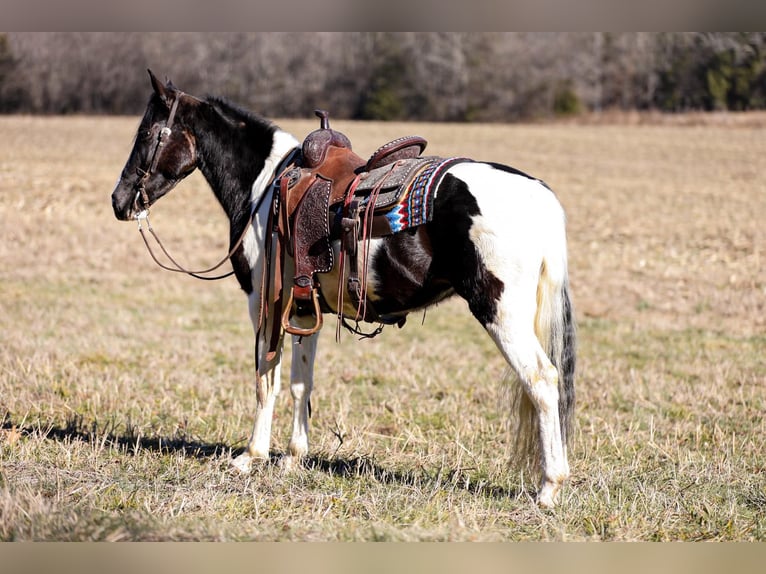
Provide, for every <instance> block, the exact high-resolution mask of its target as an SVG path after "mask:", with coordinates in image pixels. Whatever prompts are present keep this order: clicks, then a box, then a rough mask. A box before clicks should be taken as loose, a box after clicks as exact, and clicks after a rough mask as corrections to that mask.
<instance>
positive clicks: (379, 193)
mask: <svg viewBox="0 0 766 574" xmlns="http://www.w3.org/2000/svg"><path fill="white" fill-rule="evenodd" d="M315 113H316V115H317V117H319V118H320V127H319V129H317V130H314V131H313V132H311V133H310V134H309V135H308V136H306V138H305V140H304V141H303V144H302V146H301V161H300V163H299V164H298V165H292V166H289V167H288V168H287V169H286V170H285V171H284V172H283V173H282V174H281V175H280V176H279V203H280V204H281V207H280V208H279V216H278V217H279V220H278V231H279V233H278V237H279V240H280V242H281V243H282V244H283V245H284V247H285V248H286V250H287V251H288V252H289V253H290V255H292V257H293V259H294V262H295V276H294V278H293V285H292V287H291V289H290V296H289V300H288V301H287V303H286V305H285V307H284V310H283V315H282V327H283V328H284V329H285V331H287V332H288V333H291V334H294V335H303V336H305V335H310V334H313V333H315V332H316V331H318V330H319V329H320V328H321V326H322V309H321V305H320V297H319V284H318V281H317V279H316V274H317V273H328V272H330V271H331V270H332V269H333V267H334V266H335V264H336V262H335V256H334V252H333V249H332V241H334V240H338V239H340V240H341V243H342V247H341V257H342V258H343V257H344V256H348V262H349V278H348V283H347V289H348V294H349V296H350V297H351V300H352V302H354V303H356V304H357V305H358V308H360V309H361V308H364V311H363V312H362V316H361V317H360V316H359V313H358V314H357V317H356V319H357V320H359V319H360V318H361V319H363V320H367V321H373V320H376V319H378V317H377V315H376V314H375V312H374V310H373V309H372V307H371V306H370V305H359V304H360V303H362V302H365V290H364V286H363V284H364V281H360V279H359V277H358V270H357V267H358V263H357V242H358V241H359V240H360V239H362V240H363V239H368V238H369V237H371V236H373V235H385V234H387V233H391V232H392V231H391V229H390V228H388V227H387V226H386V225H383V226H380V225H378V226H373V225H372V222H373V220H374V219H376V218H375V217H374V215H375V214H377V213H382V212H385V211H387V210H390V208H392V206H394V205H396V204H397V202H398V201H399V199H400V196H401V194H402V190H404V189H405V188H406V187H407V185H408V184H409V183H410V182H411V181H412V180H413V178H414V177H415V176H416V174H417V173H418V172H419V171H421V170H422V167H423V166H424V165H425V164H426V163H428V162H429V161H432V159H433V158H423V157H420V154H421V153H422V152H423V150H424V149H425V147H426V145H427V142H426V140H425V139H423V138H422V137H420V136H405V137H401V138H397V139H395V140H393V141H391V142H388V143H386V144H385V145H382V146H380V147H379V148H378V149H377V150H376V151H375V152H374V153H373V154H372V155H371V156H370V158H369V159H368V160H367V161H366V162H365V161H364V160H363V159H362V158H361V157H359V156H358V155H357V154H356V153H354V151H353V150H352V147H351V142H350V140H349V139H348V138H347V137H346V136H345V135H344V134H342V133H340V132H337V131H335V130H333V129H331V128H330V126H329V120H328V114H327V112H325V111H323V110H316V112H315ZM368 211H369V212H370V213H367V212H368ZM365 214H366V217H364V216H365ZM363 217H364V223H365V225H362V218H363ZM377 219H380V218H377ZM373 227H375V228H374V229H373ZM277 256H278V257H280V255H279V253H278V254H277ZM280 267H281V265H280ZM340 284H342V281H341V282H340ZM339 291H341V289H340V287H339ZM342 296H343V294H342V293H339V300H341V301H342ZM293 302H295V306H294V305H293ZM338 311H339V312H340V309H339V310H338ZM296 312H297V313H298V314H301V315H305V314H314V315H315V316H316V323H315V325H314V326H313V327H311V328H308V329H303V328H299V327H295V326H293V325H291V324H290V317H291V316H292V315H293V314H294V313H296Z"/></svg>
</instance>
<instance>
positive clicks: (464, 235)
mask: <svg viewBox="0 0 766 574" xmlns="http://www.w3.org/2000/svg"><path fill="white" fill-rule="evenodd" d="M479 215H481V210H480V209H479V204H478V203H477V202H476V198H475V197H474V196H473V195H471V192H470V191H469V189H468V186H467V185H466V183H465V182H464V181H462V180H460V179H458V178H456V177H455V176H453V175H452V174H447V175H445V176H444V180H443V181H442V183H441V185H440V186H439V191H438V193H437V194H436V199H435V201H434V220H433V221H432V222H430V223H428V224H427V227H428V234H429V236H430V237H431V242H432V245H433V250H434V260H433V265H432V273H433V274H434V275H435V276H441V277H446V278H447V279H448V280H449V282H450V284H451V285H452V286H453V287H454V289H455V291H456V292H457V293H458V294H459V295H460V296H461V297H463V298H464V299H465V300H466V301H468V306H469V308H470V309H471V312H472V313H473V315H474V316H475V317H476V319H478V320H479V322H480V323H481V324H482V325H483V326H485V327H486V326H487V325H488V324H489V323H491V322H493V321H494V319H495V317H496V316H497V302H498V301H499V300H500V297H501V295H502V294H503V289H504V288H505V285H504V283H503V282H502V281H501V280H500V279H498V278H497V277H496V276H495V275H494V274H493V273H492V272H491V271H490V270H488V269H487V268H486V266H485V265H484V262H483V261H482V260H481V257H480V256H479V253H478V252H477V251H476V246H475V245H474V243H473V241H471V238H470V229H471V225H473V220H472V218H473V217H476V216H479Z"/></svg>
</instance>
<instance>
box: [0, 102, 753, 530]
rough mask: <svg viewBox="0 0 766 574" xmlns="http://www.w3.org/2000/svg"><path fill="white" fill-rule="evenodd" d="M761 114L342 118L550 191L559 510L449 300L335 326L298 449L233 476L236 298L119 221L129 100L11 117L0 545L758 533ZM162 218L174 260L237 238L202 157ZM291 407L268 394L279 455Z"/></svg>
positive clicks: (296, 129)
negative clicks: (560, 271) (563, 480)
mask: <svg viewBox="0 0 766 574" xmlns="http://www.w3.org/2000/svg"><path fill="white" fill-rule="evenodd" d="M706 119H708V120H709V119H710V118H706ZM761 121H762V120H761V119H760V117H759V116H753V117H752V119H751V120H749V121H748V120H747V119H746V117H745V116H737V121H736V125H732V122H724V121H704V122H703V121H701V120H692V119H690V118H687V120H686V121H682V120H681V119H680V117H679V118H676V120H675V121H672V122H668V121H654V122H650V121H637V120H636V121H633V120H625V118H617V119H615V120H613V121H604V119H603V118H601V119H599V121H579V122H577V123H569V122H561V123H555V124H539V125H515V126H502V125H444V124H389V123H374V122H370V123H352V122H334V127H336V128H337V129H340V130H342V131H344V132H345V133H347V134H348V135H349V136H350V137H351V139H352V141H353V142H354V145H355V149H356V150H357V151H358V152H359V153H360V154H361V155H365V154H367V153H370V152H372V151H373V150H374V149H375V148H376V147H377V146H378V145H379V144H380V143H382V142H383V141H385V140H387V139H393V138H394V137H397V136H400V135H403V134H405V133H418V134H420V135H423V136H425V137H426V138H427V139H428V140H429V141H430V144H429V149H428V151H429V152H431V153H435V154H442V155H467V156H471V157H475V158H477V159H491V160H496V161H502V162H505V163H508V164H510V165H513V166H515V167H518V168H520V169H523V170H525V171H527V172H529V173H532V174H534V175H537V176H539V177H542V178H543V179H545V180H546V182H547V183H548V184H550V185H551V187H553V189H555V190H556V192H557V193H558V194H559V197H560V198H561V200H562V202H563V204H564V206H565V208H566V210H567V213H568V217H569V238H570V267H571V280H572V289H573V293H574V297H575V306H576V311H577V314H578V319H579V323H580V329H579V333H580V354H579V377H578V415H577V425H576V431H575V437H574V450H573V453H572V456H571V463H572V467H573V478H572V481H571V483H570V485H569V486H568V488H567V489H566V490H565V492H564V496H563V501H562V504H561V506H560V507H559V508H557V509H556V510H554V511H551V512H548V511H541V510H539V509H538V508H537V507H536V506H535V505H534V504H533V503H532V502H531V500H530V495H531V494H532V493H533V492H534V485H530V484H529V480H530V479H529V477H528V476H525V475H519V474H517V473H514V472H511V471H509V469H508V468H507V467H506V460H507V457H508V454H509V445H510V444H511V442H512V439H511V438H510V437H508V436H506V434H505V430H504V429H505V427H506V413H505V407H504V405H503V404H502V396H503V393H502V386H501V384H500V381H501V379H502V375H503V372H504V368H505V366H504V364H503V362H502V360H501V359H500V357H499V355H498V353H497V352H496V351H495V349H494V348H493V345H492V343H491V342H490V341H489V339H488V338H487V337H486V335H485V334H484V333H483V332H482V331H481V329H480V328H479V327H478V325H476V324H475V322H474V321H473V320H472V319H471V318H470V316H469V313H468V312H467V310H466V309H465V306H464V305H463V303H462V302H460V301H451V302H449V303H446V304H443V305H441V306H440V307H438V308H436V309H434V310H432V311H429V312H428V313H427V314H426V317H425V324H424V325H423V326H421V325H420V323H421V317H419V316H418V317H415V316H413V317H410V319H409V321H408V324H407V325H406V326H405V328H404V329H403V330H402V331H398V330H396V329H386V330H385V331H384V333H383V335H381V336H380V337H379V338H378V339H375V340H372V341H365V342H357V341H355V340H354V339H353V338H352V337H351V336H345V337H344V339H343V341H342V343H341V344H340V345H337V344H335V342H334V341H333V335H334V329H333V328H332V326H333V325H332V321H330V324H329V326H330V328H328V329H325V332H324V333H323V334H322V341H321V344H320V351H319V359H318V362H317V373H316V381H317V385H316V390H315V394H314V397H313V401H312V402H313V405H314V416H313V418H312V421H311V425H312V433H313V434H312V453H313V454H312V456H311V457H310V459H309V461H308V462H307V465H306V468H305V469H303V470H301V471H300V472H295V473H283V472H282V471H280V470H279V469H278V468H277V466H276V465H273V464H267V465H264V466H262V467H260V468H258V469H256V470H255V471H254V472H253V473H252V474H251V475H250V476H246V477H242V476H237V475H235V474H232V473H231V472H230V471H229V470H228V467H227V461H228V459H229V457H230V451H232V450H233V451H234V452H236V451H237V450H238V449H240V448H242V447H243V445H244V442H245V441H246V438H247V434H248V432H249V426H250V424H251V416H252V410H253V407H254V402H255V397H254V393H253V386H252V374H253V366H252V364H251V358H252V333H251V327H250V325H249V321H248V319H247V312H246V303H245V300H244V297H243V296H242V295H241V293H240V291H239V290H238V287H237V286H236V282H235V281H234V280H233V279H227V280H225V281H222V282H217V283H203V282H198V281H195V280H192V279H188V278H185V277H180V276H177V275H172V274H168V273H165V272H163V271H161V270H159V269H158V268H157V267H156V266H155V265H154V263H153V262H152V261H151V260H150V259H149V257H148V255H147V254H146V252H145V250H144V248H143V245H142V244H141V242H140V239H139V236H138V234H137V232H136V229H135V225H134V224H127V223H120V222H117V221H116V220H115V219H114V218H113V216H112V213H111V207H110V204H109V193H110V192H111V188H112V186H113V184H114V181H115V179H116V178H117V175H118V174H119V171H120V169H121V168H122V164H123V162H124V161H125V159H126V157H127V154H128V151H129V148H130V144H131V138H132V136H133V130H134V129H135V127H136V125H137V119H136V118H112V119H106V118H84V117H83V118H55V117H54V118H32V117H2V118H0V134H2V137H0V222H2V226H0V260H1V261H2V262H3V265H2V269H1V270H0V539H2V540H521V539H535V540H551V539H553V540H593V539H595V540H703V539H712V540H764V539H766V519H764V516H766V466H764V461H765V460H766V450H765V449H764V446H763V445H764V440H763V437H764V436H765V434H766V428H764V417H763V413H764V412H766V360H765V359H764V354H763V349H764V343H766V319H764V317H766V313H765V312H764V301H766V271H765V270H764V265H763V261H762V260H763V246H764V245H766V241H765V239H766V237H765V233H766V232H764V226H763V224H762V221H763V220H764V218H765V217H766V178H765V177H764V175H763V173H764V168H766V161H765V160H764V157H766V140H765V139H764V137H763V133H762V129H761V128H762V125H761V123H759V122H761ZM281 123H282V125H283V126H284V127H286V128H287V129H289V130H290V131H292V132H293V133H295V134H296V135H299V136H302V135H304V134H306V133H307V132H308V131H309V130H311V129H314V127H315V122H314V121H284V122H281ZM152 221H153V224H154V226H155V228H156V229H157V230H158V232H159V233H160V234H161V236H162V238H163V241H165V242H166V243H167V244H168V245H169V246H170V247H171V248H172V249H173V251H174V252H175V253H177V254H178V257H179V258H181V259H182V260H183V261H185V262H188V263H189V264H190V265H194V266H205V265H207V264H210V263H211V262H214V261H216V260H217V259H218V258H219V257H221V256H222V254H223V253H224V252H225V250H226V237H227V227H226V222H225V220H224V217H223V215H222V214H221V212H220V210H219V209H218V207H217V206H216V204H215V203H214V200H213V198H212V194H210V193H209V192H208V191H207V187H206V184H205V183H204V181H202V180H201V178H199V177H198V176H193V177H192V178H191V179H190V180H188V181H187V182H184V183H183V184H182V185H181V186H180V187H179V188H178V189H177V190H176V191H174V192H173V193H172V194H171V195H170V196H168V197H167V198H165V199H164V200H163V201H162V202H161V203H160V204H159V205H157V206H156V208H155V209H154V210H153V211H152ZM289 418H290V404H289V393H287V392H283V393H282V396H281V398H280V401H279V404H278V408H277V413H276V420H275V437H274V443H273V444H274V449H275V454H279V453H280V452H281V450H282V449H283V448H285V446H286V443H287V439H288V434H287V433H288V432H289V428H288V427H289Z"/></svg>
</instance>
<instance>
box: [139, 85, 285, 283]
mask: <svg viewBox="0 0 766 574" xmlns="http://www.w3.org/2000/svg"><path fill="white" fill-rule="evenodd" d="M184 95H185V94H184V93H183V92H181V91H179V92H177V95H176V97H175V99H174V100H173V103H172V105H171V106H170V115H169V116H168V121H167V123H166V125H165V127H163V128H162V130H161V131H160V134H159V136H158V138H157V143H156V144H155V146H154V150H153V151H152V155H151V161H150V164H149V169H148V170H143V169H141V168H136V171H137V173H138V175H140V176H141V177H140V179H139V180H138V181H137V182H136V184H135V185H134V189H135V190H136V198H135V202H136V205H137V206H138V202H139V201H141V202H142V203H143V205H142V206H141V207H143V209H142V210H141V211H140V212H138V213H137V214H136V221H137V222H138V231H139V232H140V233H141V239H143V240H144V245H146V249H147V251H149V255H151V257H152V259H154V262H155V263H156V264H157V265H159V266H160V267H161V268H162V269H165V270H166V271H173V272H175V273H185V274H186V275H189V276H191V277H195V278H197V279H203V280H205V281H217V280H218V279H225V278H226V277H230V276H231V275H233V274H234V270H232V271H229V272H228V273H223V274H221V275H215V276H213V277H210V276H206V275H205V273H211V272H213V271H215V270H216V269H218V268H219V267H221V265H223V264H224V263H226V262H227V261H228V260H229V259H231V257H232V256H233V255H234V253H236V251H237V249H239V248H240V246H241V245H242V242H243V241H244V240H245V235H247V230H248V229H249V228H250V227H251V226H252V224H253V219H254V218H255V215H256V213H258V210H259V209H260V207H261V205H262V204H263V202H264V200H265V199H266V197H267V196H269V195H271V194H269V193H268V191H269V188H270V187H273V186H274V185H278V182H279V180H278V178H277V177H276V176H277V174H280V173H282V171H283V170H284V169H285V166H287V165H289V164H290V163H292V161H293V160H294V158H295V155H296V152H297V150H294V151H293V152H292V153H289V154H288V155H287V157H285V158H284V159H283V160H282V161H281V162H280V165H279V166H278V167H277V169H276V170H275V171H274V173H273V174H272V175H271V179H270V181H269V183H268V184H267V185H266V186H265V187H264V191H263V193H262V194H261V196H260V197H259V198H258V201H257V202H255V203H254V204H253V206H252V209H251V211H250V216H249V217H248V219H247V223H246V224H245V227H244V229H243V230H242V234H241V235H240V236H239V239H237V241H236V243H234V245H233V246H232V248H231V249H230V250H229V252H228V253H227V254H226V256H225V257H223V259H221V260H220V261H219V262H218V263H216V264H215V265H213V266H212V267H208V268H207V269H200V270H197V271H191V270H189V269H187V268H185V267H184V266H183V265H181V264H180V263H178V262H177V261H176V260H175V259H173V256H172V255H170V253H168V250H167V249H165V246H164V245H163V244H162V241H160V238H159V237H158V236H157V233H156V232H155V231H154V229H153V228H152V224H151V223H150V221H149V203H150V200H149V195H148V194H147V193H146V181H147V180H148V179H149V177H150V176H151V175H152V174H154V173H155V172H156V170H157V164H158V163H159V161H160V149H161V148H162V146H164V145H165V143H166V141H167V139H168V138H169V137H170V134H171V133H172V132H173V123H174V121H175V116H176V111H177V110H178V102H179V101H180V100H181V97H182V96H184ZM272 191H273V190H272ZM142 222H146V229H147V230H148V231H149V233H151V234H152V237H154V240H155V241H156V242H157V245H159V247H160V249H161V250H162V252H163V253H164V254H165V257H167V258H168V260H169V261H170V262H171V263H172V264H173V266H172V267H171V266H169V265H166V264H165V263H162V262H161V261H160V260H159V259H158V258H157V256H156V255H155V254H154V251H153V250H152V248H151V245H149V240H148V239H147V237H146V234H145V233H144V225H142Z"/></svg>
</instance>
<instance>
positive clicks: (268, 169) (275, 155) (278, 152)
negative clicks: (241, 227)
mask: <svg viewBox="0 0 766 574" xmlns="http://www.w3.org/2000/svg"><path fill="white" fill-rule="evenodd" d="M299 145H300V143H299V142H298V140H297V139H295V137H294V136H293V135H292V134H289V133H287V132H285V131H282V130H280V129H277V130H276V131H275V132H274V140H273V143H272V146H271V152H270V153H269V155H268V157H267V158H266V159H265V160H264V162H263V169H262V170H261V171H260V173H259V174H258V177H256V178H255V181H254V182H253V186H252V188H251V191H250V201H251V202H252V203H253V205H255V203H256V202H257V201H258V200H259V199H260V198H261V196H262V195H263V194H264V193H266V192H267V191H268V186H269V183H270V182H271V180H272V179H273V178H274V177H275V176H277V175H279V174H277V173H274V172H275V171H276V170H277V168H278V167H279V164H280V163H281V162H282V160H283V159H285V158H286V157H287V155H288V154H289V153H290V152H291V151H293V150H294V149H295V148H296V147H298V146H299ZM270 209H271V203H270V202H269V201H268V199H267V200H266V201H264V202H263V203H262V204H261V207H260V209H259V211H258V214H257V215H256V216H255V217H254V218H253V225H252V226H251V229H250V230H249V231H247V233H246V234H245V238H244V240H243V249H244V253H245V257H246V258H247V263H248V265H250V269H251V270H252V276H253V280H254V281H260V273H261V267H260V263H261V254H260V249H261V247H262V246H263V244H264V239H265V237H266V223H267V221H268V217H269V210H270ZM256 268H257V269H256Z"/></svg>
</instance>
